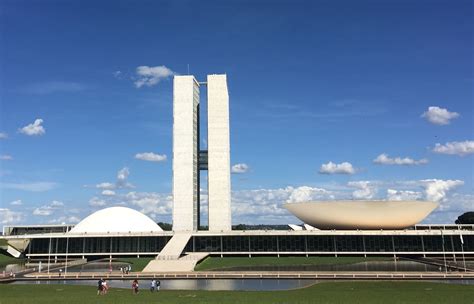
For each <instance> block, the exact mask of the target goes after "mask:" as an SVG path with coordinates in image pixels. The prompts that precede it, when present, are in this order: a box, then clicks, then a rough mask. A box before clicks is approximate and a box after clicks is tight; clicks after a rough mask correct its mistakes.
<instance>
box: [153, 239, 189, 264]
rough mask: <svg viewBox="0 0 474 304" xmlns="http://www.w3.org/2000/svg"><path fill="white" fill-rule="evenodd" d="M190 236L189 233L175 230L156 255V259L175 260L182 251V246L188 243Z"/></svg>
mask: <svg viewBox="0 0 474 304" xmlns="http://www.w3.org/2000/svg"><path fill="white" fill-rule="evenodd" d="M190 238H191V233H183V232H177V233H175V234H174V235H173V237H172V238H171V240H169V241H168V243H166V245H165V247H164V248H163V249H162V250H161V252H160V254H158V256H157V257H156V259H157V260H177V259H179V257H180V256H181V253H183V250H184V247H186V245H187V244H188V241H189V239H190Z"/></svg>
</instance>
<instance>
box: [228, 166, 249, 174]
mask: <svg viewBox="0 0 474 304" xmlns="http://www.w3.org/2000/svg"><path fill="white" fill-rule="evenodd" d="M248 170H249V166H248V165H247V164H235V165H233V166H232V168H231V170H230V171H231V172H232V173H237V174H241V173H246V172H247V171H248Z"/></svg>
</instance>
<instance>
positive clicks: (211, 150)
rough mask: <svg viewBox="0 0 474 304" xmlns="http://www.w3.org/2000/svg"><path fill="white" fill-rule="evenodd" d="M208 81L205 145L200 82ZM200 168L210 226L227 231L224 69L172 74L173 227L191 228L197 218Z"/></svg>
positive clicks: (227, 183)
mask: <svg viewBox="0 0 474 304" xmlns="http://www.w3.org/2000/svg"><path fill="white" fill-rule="evenodd" d="M204 85H207V115H208V117H207V122H208V127H207V150H201V149H200V147H199V142H200V134H199V133H200V132H199V95H200V87H201V86H204ZM200 170H207V171H208V202H209V208H208V211H209V230H210V231H229V230H231V229H232V226H231V209H230V139H229V93H228V91H227V76H226V75H208V76H207V82H198V81H197V80H196V78H194V76H191V75H186V76H175V77H174V80H173V230H174V231H196V230H198V229H199V224H200V195H199V193H200V178H199V176H200V174H199V173H200Z"/></svg>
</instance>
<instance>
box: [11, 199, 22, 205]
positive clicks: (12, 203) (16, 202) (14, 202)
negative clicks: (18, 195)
mask: <svg viewBox="0 0 474 304" xmlns="http://www.w3.org/2000/svg"><path fill="white" fill-rule="evenodd" d="M10 205H13V206H21V205H23V202H22V201H21V200H20V199H19V200H16V201H12V202H10Z"/></svg>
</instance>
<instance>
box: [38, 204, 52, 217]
mask: <svg viewBox="0 0 474 304" xmlns="http://www.w3.org/2000/svg"><path fill="white" fill-rule="evenodd" d="M53 212H54V209H53V208H52V207H51V206H41V207H39V208H36V209H35V210H33V215H39V216H49V215H51V214H53Z"/></svg>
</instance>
